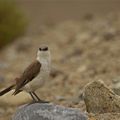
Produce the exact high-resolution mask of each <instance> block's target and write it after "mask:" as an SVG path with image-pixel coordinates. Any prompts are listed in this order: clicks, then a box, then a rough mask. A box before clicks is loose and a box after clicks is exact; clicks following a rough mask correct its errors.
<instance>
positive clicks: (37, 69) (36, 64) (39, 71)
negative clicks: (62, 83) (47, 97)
mask: <svg viewBox="0 0 120 120" xmlns="http://www.w3.org/2000/svg"><path fill="white" fill-rule="evenodd" d="M50 68H51V54H50V50H49V49H48V46H41V47H40V48H38V51H37V57H36V59H35V60H34V61H33V62H32V63H31V64H30V65H29V66H28V67H27V68H26V69H25V70H24V71H23V73H22V74H21V75H20V76H19V77H16V78H15V79H14V82H13V84H12V85H10V86H9V87H7V88H5V89H4V90H2V91H0V96H2V95H4V94H6V93H8V92H9V91H11V90H13V89H14V93H13V95H17V94H19V93H20V92H22V91H25V92H27V93H29V94H30V96H31V97H32V99H33V101H39V102H45V101H44V100H42V99H40V98H39V97H38V96H37V94H36V93H35V91H36V90H37V89H38V88H41V87H42V86H44V84H45V81H47V80H48V77H49V74H50Z"/></svg>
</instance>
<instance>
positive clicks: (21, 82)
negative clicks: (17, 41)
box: [0, 60, 41, 96]
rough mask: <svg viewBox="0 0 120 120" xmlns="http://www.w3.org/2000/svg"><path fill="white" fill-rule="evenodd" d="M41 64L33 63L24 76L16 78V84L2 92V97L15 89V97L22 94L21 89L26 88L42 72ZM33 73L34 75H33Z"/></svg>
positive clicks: (0, 93)
mask: <svg viewBox="0 0 120 120" xmlns="http://www.w3.org/2000/svg"><path fill="white" fill-rule="evenodd" d="M40 67H41V64H40V62H39V61H37V60H36V61H34V62H32V63H31V64H30V65H29V66H28V67H27V68H26V69H25V71H24V72H23V74H22V75H21V76H20V77H19V78H15V84H13V85H11V86H9V87H7V88H6V89H4V90H2V91H1V92H0V96H2V95H4V94H5V93H7V92H9V91H11V90H12V89H13V88H14V87H15V92H14V93H13V95H16V94H18V93H19V92H21V91H22V90H21V88H22V87H24V86H25V85H26V84H27V83H29V82H30V81H32V80H33V79H34V78H35V77H36V76H37V75H38V74H39V72H40ZM31 73H32V74H31Z"/></svg>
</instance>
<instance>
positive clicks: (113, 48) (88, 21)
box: [0, 1, 120, 120]
mask: <svg viewBox="0 0 120 120" xmlns="http://www.w3.org/2000/svg"><path fill="white" fill-rule="evenodd" d="M26 2H27V1H26ZM21 3H22V2H21ZM27 3H28V2H27ZM27 3H26V4H27ZM29 4H30V2H29ZM49 4H50V3H49ZM56 4H57V3H56ZM45 5H46V4H45ZM29 7H30V6H29ZM111 8H112V6H111ZM26 9H27V8H26ZM32 9H34V7H33V8H31V10H32ZM116 9H117V8H116ZM35 10H37V8H36V9H35ZM47 10H49V9H47ZM73 14H74V13H73ZM44 15H45V14H44ZM35 16H36V17H37V15H35ZM56 18H57V17H56ZM35 19H36V18H35ZM39 19H40V18H39ZM39 19H36V21H37V22H35V21H34V19H33V21H34V22H35V24H36V25H37V26H39V25H41V27H40V29H39V28H38V29H39V30H36V31H37V32H35V34H34V30H35V28H37V27H36V26H35V27H33V26H34V25H33V24H32V23H34V22H32V23H31V24H32V25H31V26H30V31H29V34H27V35H26V36H23V37H22V38H19V40H18V41H15V42H14V43H12V44H10V45H8V46H6V48H4V49H3V50H1V51H0V82H1V83H0V88H1V89H2V88H3V87H5V86H8V85H9V84H11V83H12V80H14V78H15V77H16V76H18V75H20V74H21V73H22V72H23V70H24V69H25V68H26V66H28V65H29V64H30V63H31V62H32V61H33V60H34V59H35V56H36V55H35V54H36V51H37V48H38V47H39V46H40V45H41V44H47V45H48V46H49V48H50V50H51V54H52V73H51V76H50V79H49V81H48V82H47V84H46V85H45V86H44V87H43V88H41V89H40V90H38V91H37V93H38V94H39V96H40V97H41V98H43V99H46V100H49V101H51V102H54V103H56V104H60V105H64V106H70V107H78V108H80V109H81V110H82V111H85V110H86V109H85V104H84V101H83V99H82V91H83V89H84V86H85V85H86V84H87V83H88V82H90V81H92V80H98V79H102V80H103V81H104V82H105V83H106V84H107V85H108V86H111V85H112V84H113V80H114V79H118V78H119V76H120V47H119V45H120V40H119V39H120V22H119V21H120V16H119V14H117V13H114V14H108V15H107V16H104V15H102V16H96V15H94V14H85V15H84V17H82V19H76V20H71V19H69V20H64V21H63V20H62V21H59V22H58V23H56V22H55V23H54V22H53V23H52V24H51V23H50V24H46V23H45V24H41V23H42V22H40V23H39V22H38V21H39ZM48 23H49V22H48ZM31 31H32V32H33V34H32V32H31ZM11 94H12V93H10V94H9V95H6V97H1V98H0V120H7V119H9V118H10V117H11V115H12V114H13V113H14V112H15V109H16V108H17V106H19V105H21V104H23V103H27V102H28V101H30V100H31V99H30V98H29V96H28V95H27V94H26V93H25V94H22V95H20V96H16V97H14V98H13V96H11ZM8 96H9V100H8Z"/></svg>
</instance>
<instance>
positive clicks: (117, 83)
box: [111, 78, 120, 96]
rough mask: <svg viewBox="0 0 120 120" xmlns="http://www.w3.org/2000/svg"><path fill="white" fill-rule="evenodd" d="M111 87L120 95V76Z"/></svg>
mask: <svg viewBox="0 0 120 120" xmlns="http://www.w3.org/2000/svg"><path fill="white" fill-rule="evenodd" d="M111 88H112V90H113V91H114V92H115V93H116V94H117V95H119V96H120V78H117V79H115V80H113V84H112V86H111Z"/></svg>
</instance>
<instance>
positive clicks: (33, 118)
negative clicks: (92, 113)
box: [12, 103, 87, 120]
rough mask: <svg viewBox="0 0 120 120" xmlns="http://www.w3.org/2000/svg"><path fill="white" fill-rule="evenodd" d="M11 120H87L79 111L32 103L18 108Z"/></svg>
mask: <svg viewBox="0 0 120 120" xmlns="http://www.w3.org/2000/svg"><path fill="white" fill-rule="evenodd" d="M12 120H87V117H86V115H85V114H84V113H82V112H80V110H79V109H74V108H65V107H62V106H59V105H54V104H47V103H45V104H43V103H42V104H40V103H34V104H30V105H25V106H22V107H20V108H19V109H18V110H17V112H16V113H15V115H14V116H13V118H12Z"/></svg>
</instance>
